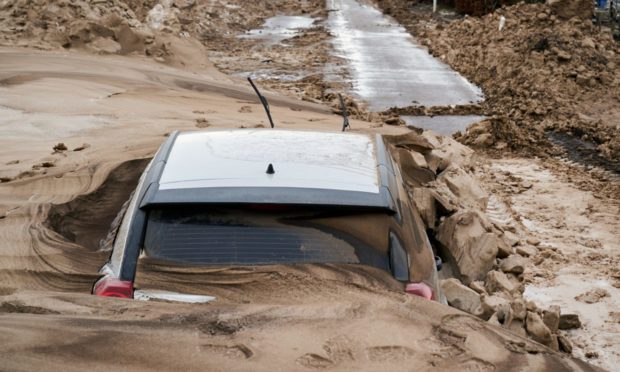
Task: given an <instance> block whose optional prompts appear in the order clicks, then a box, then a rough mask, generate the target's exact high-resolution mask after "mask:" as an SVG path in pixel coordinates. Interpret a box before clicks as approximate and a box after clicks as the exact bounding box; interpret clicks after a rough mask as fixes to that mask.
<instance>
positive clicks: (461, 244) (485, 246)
mask: <svg viewBox="0 0 620 372" xmlns="http://www.w3.org/2000/svg"><path fill="white" fill-rule="evenodd" d="M485 223H487V222H485V221H484V220H483V217H482V216H481V215H480V214H479V213H478V212H475V211H468V210H461V211H458V212H456V213H454V214H453V215H452V216H450V217H448V218H446V219H445V220H444V221H443V222H442V223H441V224H440V225H439V227H438V228H437V234H436V236H435V238H436V239H437V241H439V242H440V243H441V244H442V245H443V247H444V248H445V251H446V252H445V253H446V254H447V256H448V258H449V259H450V260H451V261H452V262H454V263H455V266H456V269H457V271H458V274H459V276H460V277H461V280H462V281H463V283H465V284H469V283H471V282H472V281H473V280H481V279H483V278H484V277H485V275H486V273H487V272H488V271H489V270H491V268H492V267H493V264H494V261H495V256H496V255H497V237H496V236H495V234H493V233H490V232H488V231H487V230H486V229H485V228H484V226H485Z"/></svg>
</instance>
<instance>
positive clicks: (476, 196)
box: [437, 166, 489, 211]
mask: <svg viewBox="0 0 620 372" xmlns="http://www.w3.org/2000/svg"><path fill="white" fill-rule="evenodd" d="M437 181H439V182H443V183H445V184H446V186H448V188H449V189H450V191H452V193H454V195H456V196H457V197H458V198H459V200H460V201H461V203H463V204H464V205H466V206H469V207H473V208H476V209H480V210H482V211H484V210H486V208H487V203H488V201H489V195H488V194H487V193H486V192H485V191H484V190H482V188H481V187H480V185H479V183H478V182H477V181H476V180H475V179H474V177H473V176H472V175H470V174H469V173H467V172H465V170H463V169H462V168H460V167H455V166H450V167H448V169H446V170H444V171H443V172H441V174H439V175H438V176H437Z"/></svg>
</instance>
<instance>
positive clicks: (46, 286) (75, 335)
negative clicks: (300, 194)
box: [0, 48, 595, 371]
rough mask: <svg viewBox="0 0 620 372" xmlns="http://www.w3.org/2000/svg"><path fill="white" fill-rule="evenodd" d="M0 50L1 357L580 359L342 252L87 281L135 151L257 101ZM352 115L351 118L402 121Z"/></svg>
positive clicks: (310, 114)
mask: <svg viewBox="0 0 620 372" xmlns="http://www.w3.org/2000/svg"><path fill="white" fill-rule="evenodd" d="M0 65H1V68H0V71H2V72H1V73H0V81H3V83H2V85H1V86H0V110H2V111H3V117H4V118H5V119H4V120H3V121H2V126H0V131H2V139H3V146H2V149H1V150H0V163H1V164H3V166H2V173H1V176H2V177H3V180H4V182H2V183H1V184H0V215H1V216H3V217H2V219H1V220H0V237H1V238H0V251H1V252H2V260H1V263H0V265H1V267H0V283H1V284H0V287H1V288H0V329H1V330H2V332H0V334H1V336H0V345H2V346H1V347H0V359H2V361H3V368H4V369H7V370H16V371H19V370H33V369H35V370H36V369H46V370H83V369H85V368H88V369H90V370H104V369H106V370H107V369H109V368H116V369H119V370H152V369H154V368H157V369H173V368H175V369H178V368H184V369H187V370H205V369H210V370H224V369H226V370H248V369H254V370H274V369H286V370H306V369H316V368H332V367H333V368H337V369H345V370H348V369H356V370H359V369H365V370H376V369H378V368H382V369H385V368H389V369H391V370H410V369H431V368H440V369H454V368H459V369H462V368H465V369H468V370H494V369H498V370H509V369H519V370H521V369H528V370H541V371H542V370H566V369H576V370H579V369H583V370H591V369H594V368H595V367H592V366H590V365H587V364H585V363H584V362H581V361H578V360H575V359H571V358H570V357H568V356H566V355H564V354H559V353H557V352H553V351H552V350H550V349H548V348H546V347H544V346H541V345H540V344H537V343H534V342H532V341H530V340H528V339H526V338H522V337H520V336H517V335H514V334H511V333H508V332H506V331H505V330H503V329H501V328H500V327H496V326H493V325H489V324H487V323H485V322H483V321H481V320H479V319H477V318H475V317H473V316H470V315H467V314H465V313H462V312H460V311H458V310H455V309H452V308H449V307H447V306H442V305H439V304H436V303H432V302H427V301H422V300H419V299H417V298H415V297H412V296H408V295H405V294H403V293H401V292H400V290H397V288H396V287H395V286H394V282H393V281H392V280H391V279H390V278H386V277H385V275H384V274H382V273H378V272H374V271H372V270H370V269H364V268H360V267H346V268H342V267H337V266H330V265H323V266H314V265H310V266H299V267H290V268H278V267H275V268H274V267H263V268H260V269H249V268H239V269H234V270H232V269H230V270H221V271H219V272H215V273H209V275H207V276H201V278H203V280H202V282H201V283H200V285H199V286H192V285H188V284H187V282H185V284H183V283H184V282H183V280H185V279H186V278H187V277H188V276H189V277H190V278H191V276H192V273H177V274H175V275H172V276H171V277H172V278H174V280H171V281H169V282H168V285H170V286H172V289H175V288H176V289H183V290H188V291H191V292H195V291H199V292H200V291H205V292H206V293H207V294H215V295H216V297H218V299H217V300H216V301H214V302H211V303H207V304H180V303H166V302H152V301H151V302H142V301H133V300H120V299H106V298H96V297H94V296H91V295H90V294H89V290H90V286H91V284H92V282H93V280H95V278H96V277H97V274H96V272H97V269H98V268H99V266H100V265H101V264H102V263H103V262H104V261H105V260H106V259H107V254H103V253H100V252H98V251H97V249H98V246H97V243H96V242H97V241H98V239H101V238H103V237H104V236H105V235H104V234H105V231H104V229H102V228H101V224H104V223H105V224H109V223H110V222H111V221H112V219H113V218H114V214H115V212H111V211H110V210H113V211H117V210H118V209H119V208H120V204H122V201H123V199H124V198H125V196H126V195H128V194H129V193H130V192H131V189H132V188H133V185H132V180H133V179H135V175H136V173H137V172H138V171H139V169H140V167H141V166H143V164H144V161H141V160H137V159H146V158H149V157H151V156H152V155H153V153H154V152H155V150H156V149H157V147H158V145H159V144H160V143H161V142H162V141H163V139H164V136H166V135H167V134H168V133H169V132H170V131H172V130H192V129H196V128H197V127H209V128H216V129H217V128H238V127H255V126H265V124H266V119H265V117H264V114H263V112H262V107H261V106H259V104H258V103H257V100H256V98H255V97H254V95H253V93H252V92H251V90H250V88H249V87H248V86H246V85H245V84H243V82H241V81H233V80H231V79H230V78H228V77H226V76H224V75H221V74H219V73H218V72H217V71H215V70H213V69H209V68H207V69H202V70H200V71H198V72H188V71H180V70H176V69H174V68H171V67H165V66H162V65H160V64H155V63H152V62H149V61H146V60H144V59H142V58H138V57H134V58H127V57H120V56H109V57H101V56H97V57H94V56H87V55H82V54H79V53H67V52H63V53H59V52H42V51H33V50H27V49H19V50H15V49H8V48H3V49H2V50H1V52H0ZM268 97H269V98H270V100H271V103H272V110H273V114H274V117H275V118H276V123H277V125H278V126H279V127H281V128H296V129H321V130H338V129H339V128H340V125H341V118H340V117H338V116H335V115H333V114H331V113H330V112H328V110H327V109H326V108H325V107H323V106H318V105H315V104H311V103H303V102H301V103H300V102H299V101H294V100H291V99H288V98H283V97H276V96H274V95H272V94H268ZM369 125H370V124H369V123H365V122H358V121H352V127H353V128H354V130H359V131H377V130H381V131H383V132H390V133H397V132H399V131H402V130H405V129H404V128H394V127H386V128H381V129H377V128H370V127H369ZM60 143H62V144H64V145H63V146H60V145H59V144H60ZM53 147H56V150H53ZM76 198H77V199H76ZM94 201H96V203H95V202H94ZM108 207H109V208H108ZM149 272H152V271H149ZM152 275H153V276H151V277H150V278H148V277H147V278H145V279H144V281H145V283H148V282H149V280H150V281H157V280H158V278H159V276H158V275H159V274H156V273H155V274H152Z"/></svg>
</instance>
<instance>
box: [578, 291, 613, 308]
mask: <svg viewBox="0 0 620 372" xmlns="http://www.w3.org/2000/svg"><path fill="white" fill-rule="evenodd" d="M605 297H609V292H607V291H606V290H605V289H603V288H596V289H593V290H591V291H588V292H586V293H582V294H580V295H579V296H577V297H575V300H577V301H580V302H585V303H587V304H594V303H597V302H599V301H601V300H602V299H603V298H605Z"/></svg>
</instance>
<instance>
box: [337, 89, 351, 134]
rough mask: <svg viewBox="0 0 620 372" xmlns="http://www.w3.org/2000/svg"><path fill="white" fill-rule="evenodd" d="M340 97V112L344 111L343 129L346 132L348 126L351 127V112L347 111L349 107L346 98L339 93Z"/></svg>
mask: <svg viewBox="0 0 620 372" xmlns="http://www.w3.org/2000/svg"><path fill="white" fill-rule="evenodd" d="M338 98H339V99H340V112H342V119H343V121H342V131H343V132H344V131H345V130H346V129H347V128H349V129H351V125H350V124H349V113H348V112H347V107H346V106H345V105H344V100H343V99H342V94H340V93H338Z"/></svg>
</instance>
